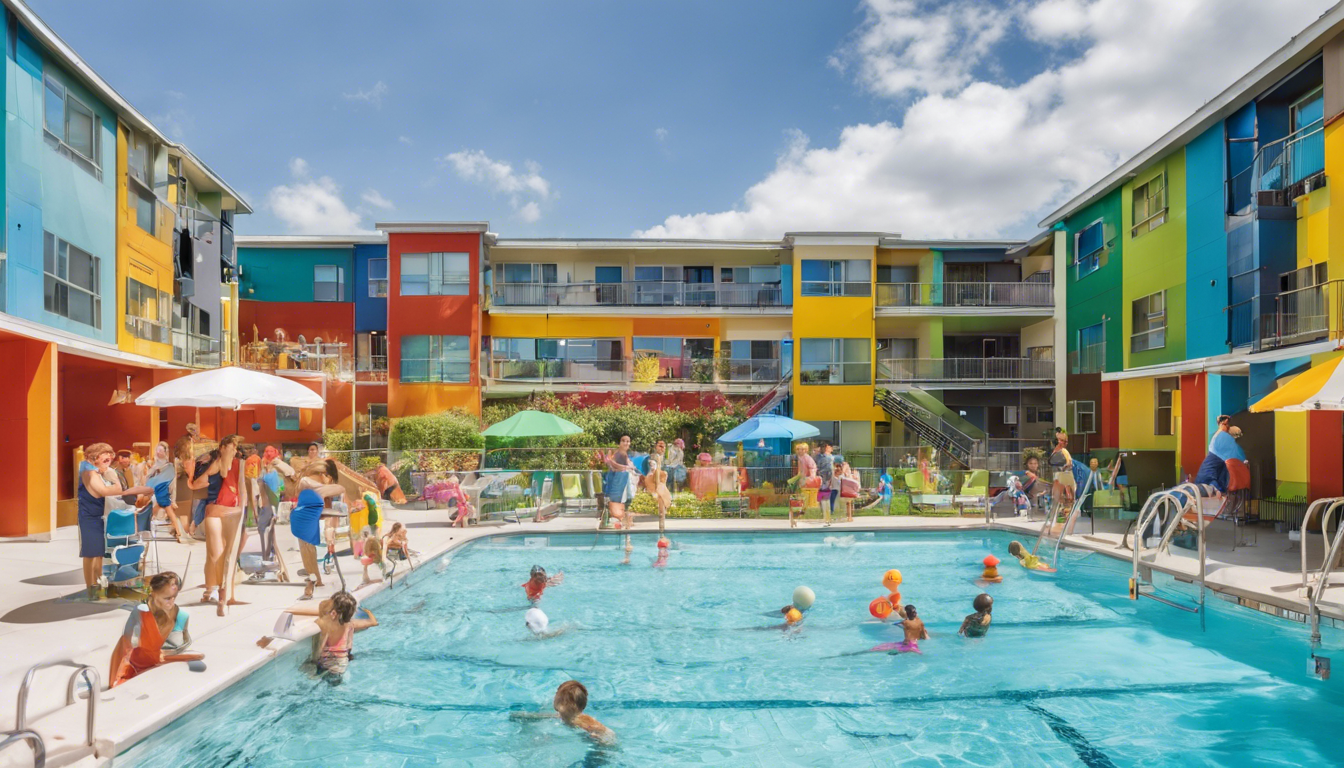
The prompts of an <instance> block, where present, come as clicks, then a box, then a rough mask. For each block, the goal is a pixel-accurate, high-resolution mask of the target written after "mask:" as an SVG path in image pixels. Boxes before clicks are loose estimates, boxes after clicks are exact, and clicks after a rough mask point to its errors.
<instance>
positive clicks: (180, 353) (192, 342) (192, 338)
mask: <svg viewBox="0 0 1344 768" xmlns="http://www.w3.org/2000/svg"><path fill="white" fill-rule="evenodd" d="M173 362H175V363H181V364H183V365H190V366H194V367H197V368H218V367H219V362H220V343H219V339H212V338H210V337H209V336H199V335H197V334H194V333H187V332H185V331H173Z"/></svg>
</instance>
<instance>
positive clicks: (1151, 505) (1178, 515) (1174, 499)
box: [1131, 483, 1205, 610]
mask: <svg viewBox="0 0 1344 768" xmlns="http://www.w3.org/2000/svg"><path fill="white" fill-rule="evenodd" d="M1202 498H1203V495H1202V494H1201V493H1200V490H1199V486H1197V485H1195V484H1194V483H1181V484H1179V485H1177V486H1175V487H1172V488H1168V489H1166V490H1162V491H1158V492H1156V493H1154V494H1152V495H1151V496H1149V497H1148V501H1146V502H1144V505H1143V509H1141V510H1140V511H1139V516H1138V518H1137V519H1136V520H1135V521H1134V547H1133V555H1132V560H1133V573H1132V575H1131V580H1132V581H1133V585H1134V586H1133V589H1134V594H1135V595H1136V596H1137V595H1138V594H1140V593H1139V588H1138V585H1139V562H1140V560H1141V559H1142V552H1143V531H1144V529H1145V528H1147V527H1148V523H1149V522H1151V521H1152V520H1153V519H1154V518H1155V517H1156V515H1157V512H1158V510H1159V509H1162V508H1164V507H1166V506H1168V505H1174V506H1175V514H1173V515H1172V516H1171V519H1170V520H1169V521H1167V522H1166V523H1165V524H1164V527H1163V531H1162V537H1161V539H1160V541H1159V542H1158V545H1157V546H1156V547H1155V548H1154V549H1155V551H1157V552H1161V551H1162V550H1163V549H1164V548H1166V547H1168V546H1170V544H1171V537H1172V535H1173V534H1174V533H1175V532H1176V529H1177V528H1178V527H1180V521H1181V519H1182V518H1183V517H1185V512H1186V507H1187V506H1193V507H1194V508H1195V516H1196V518H1197V523H1196V525H1197V527H1198V530H1199V590H1200V592H1199V603H1200V605H1201V606H1202V605H1203V604H1204V574H1205V552H1204V510H1203V508H1202V506H1201V505H1200V499H1202ZM1164 602H1165V601H1164ZM1175 607H1178V608H1179V607H1181V606H1175ZM1186 610H1189V609H1186Z"/></svg>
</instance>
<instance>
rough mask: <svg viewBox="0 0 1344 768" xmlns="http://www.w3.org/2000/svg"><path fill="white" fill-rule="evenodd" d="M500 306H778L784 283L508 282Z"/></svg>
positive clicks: (497, 293)
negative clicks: (781, 284)
mask: <svg viewBox="0 0 1344 768" xmlns="http://www.w3.org/2000/svg"><path fill="white" fill-rule="evenodd" d="M492 301H493V305H494V306H496V307H778V306H783V305H784V292H783V289H782V288H781V287H780V284H779V283H676V282H661V281H653V280H634V281H628V282H624V283H502V284H498V285H496V286H495V287H494V293H493V297H492Z"/></svg>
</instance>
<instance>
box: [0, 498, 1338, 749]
mask: <svg viewBox="0 0 1344 768" xmlns="http://www.w3.org/2000/svg"><path fill="white" fill-rule="evenodd" d="M388 518H389V520H390V521H401V522H403V523H405V524H406V525H407V527H408V529H409V533H410V541H411V546H412V548H414V549H416V550H418V551H419V552H421V553H422V555H421V557H420V558H419V563H420V567H423V565H424V564H426V563H428V562H430V561H431V560H433V559H434V558H435V557H437V556H438V555H440V554H442V553H444V552H446V551H448V550H450V549H452V548H454V547H457V546H460V545H462V544H463V543H466V542H468V541H472V540H474V539H477V538H481V537H486V536H492V535H497V534H547V533H570V532H592V531H593V529H594V526H595V521H594V519H593V518H592V517H562V518H558V519H555V520H552V521H550V522H546V523H533V522H524V523H522V524H514V523H487V524H485V525H480V526H474V527H472V528H469V529H461V528H450V527H448V525H447V521H446V514H445V513H444V512H443V511H442V510H429V511H420V510H406V509H396V510H389V511H388ZM389 524H390V523H389ZM1040 525H1041V524H1040V522H1036V523H1034V524H1033V523H1028V522H1025V521H1022V520H1018V519H1000V520H996V521H995V524H994V525H993V526H992V527H993V528H994V529H999V530H1008V531H1013V532H1018V533H1021V534H1022V539H1023V541H1024V542H1026V541H1027V539H1028V537H1030V538H1031V539H1033V540H1034V537H1035V535H1036V533H1038V532H1039V530H1040ZM667 527H668V530H669V531H673V532H745V531H751V532H768V531H779V532H786V531H788V530H790V529H789V527H788V522H787V520H776V519H747V520H735V519H720V520H686V519H669V520H668V521H667ZM1082 527H1086V522H1084V523H1081V524H1080V528H1082ZM955 529H961V530H984V529H985V522H984V519H983V518H973V517H966V518H956V517H942V518H937V517H860V518H856V520H855V522H854V523H853V524H847V523H838V524H835V525H833V526H832V527H830V528H829V529H823V528H822V527H821V525H820V523H819V522H815V521H807V522H802V523H800V524H799V527H798V528H797V529H796V530H797V531H820V530H826V531H828V532H829V533H833V534H836V535H843V534H844V533H846V532H847V531H870V530H881V531H900V530H907V531H913V530H955ZM656 530H657V526H656V522H653V521H650V522H648V523H642V522H641V524H640V525H638V526H637V527H636V529H635V531H634V532H635V533H637V534H638V533H645V534H647V533H651V532H654V531H656ZM278 533H279V547H280V549H281V551H282V553H283V555H284V558H285V561H286V563H287V564H288V566H289V570H290V573H291V574H297V573H298V572H299V570H300V567H301V566H300V561H299V553H298V551H297V548H296V546H295V542H294V540H293V539H292V537H290V535H289V532H288V530H287V529H282V530H280V531H278ZM1122 534H1123V530H1122V529H1118V530H1109V529H1108V528H1106V527H1105V526H1104V521H1102V527H1099V528H1098V530H1097V531H1096V532H1095V533H1092V532H1091V531H1088V532H1085V533H1075V534H1074V535H1072V536H1070V537H1068V538H1066V539H1065V545H1066V546H1068V547H1070V548H1076V549H1084V550H1092V551H1096V552H1100V553H1103V554H1106V555H1109V556H1113V557H1123V559H1125V560H1126V561H1127V560H1128V554H1129V553H1128V551H1127V550H1122V549H1119V548H1118V547H1117V544H1118V543H1119V541H1120V538H1121V535H1122ZM606 535H619V532H618V531H611V532H607V534H606ZM1220 537H1221V538H1220ZM1209 541H1210V547H1209V561H1210V567H1209V575H1208V583H1209V586H1210V587H1211V588H1213V589H1216V590H1219V591H1221V592H1224V593H1227V594H1230V595H1234V596H1236V597H1238V598H1241V599H1243V600H1248V601H1253V602H1255V603H1263V604H1266V605H1270V606H1275V607H1277V608H1278V609H1281V610H1287V611H1298V612H1301V611H1305V609H1306V603H1305V600H1304V599H1302V598H1301V597H1299V596H1298V594H1297V586H1298V585H1299V584H1300V580H1301V576H1300V565H1299V554H1298V549H1297V543H1296V542H1293V543H1292V549H1291V550H1289V549H1288V547H1287V544H1288V541H1287V537H1286V536H1285V535H1281V534H1274V533H1272V532H1269V531H1268V530H1258V531H1257V541H1256V544H1255V546H1250V547H1238V548H1237V549H1236V550H1235V552H1233V551H1230V544H1231V532H1230V529H1229V528H1219V527H1217V526H1215V528H1214V529H1213V531H1211V533H1210V537H1209ZM1318 542H1319V538H1318V537H1315V538H1314V540H1313V542H1312V543H1313V546H1314V547H1315V549H1314V551H1319V544H1318ZM77 548H78V544H77V541H76V537H75V535H74V532H73V531H64V530H63V531H59V532H58V533H57V534H56V536H55V537H54V539H53V540H52V541H50V542H8V543H4V544H3V545H0V553H3V554H4V555H5V556H4V557H0V578H3V579H4V580H5V583H8V584H10V585H11V587H10V589H9V590H7V591H6V592H4V593H3V594H0V658H3V659H5V661H4V663H3V665H0V722H7V723H13V722H14V717H15V701H16V697H17V692H18V688H19V686H20V684H21V682H22V678H23V675H24V673H25V672H26V671H27V670H28V668H29V667H31V666H33V665H35V664H40V663H44V662H50V661H55V660H61V659H71V660H73V661H74V662H75V663H80V664H89V665H92V666H93V667H94V668H95V669H96V670H98V674H99V677H100V678H101V682H102V685H104V686H106V685H107V682H108V681H107V676H108V671H109V670H108V667H109V663H110V658H111V651H112V647H113V645H114V644H115V643H116V641H117V639H118V638H119V636H120V634H121V630H122V627H123V625H124V624H125V621H126V617H127V613H126V611H127V609H128V608H129V607H130V604H129V603H127V602H125V601H120V600H111V601H105V602H103V603H89V602H87V601H84V600H82V599H79V598H78V595H79V594H81V593H82V592H83V585H82V577H81V575H80V571H79V567H78V559H77V557H76V554H77ZM159 555H160V559H161V561H162V564H163V568H164V569H165V570H175V571H177V572H178V573H179V574H180V573H181V572H182V569H183V566H184V565H186V564H187V560H188V557H190V570H189V571H188V573H187V575H186V579H185V581H186V586H185V587H184V589H183V591H182V597H181V598H179V604H180V605H182V606H183V607H185V608H186V609H187V610H188V611H189V612H190V614H191V634H192V639H193V644H192V650H193V651H199V652H202V653H204V654H205V656H206V659H205V664H206V669H205V670H203V671H199V672H197V671H191V670H190V669H188V668H187V665H185V664H169V665H166V666H164V667H162V668H159V669H156V670H154V671H153V672H151V673H149V674H146V675H142V676H140V677H138V678H135V679H133V680H130V681H128V682H127V683H125V684H124V685H121V686H118V687H117V688H116V689H113V690H107V691H103V692H101V694H100V695H99V697H98V718H97V728H96V733H95V746H94V749H93V750H92V754H91V753H90V750H89V749H87V748H85V747H83V743H84V736H85V718H86V713H87V709H86V708H87V706H88V702H87V701H86V700H83V699H81V700H79V701H77V702H76V703H75V704H74V705H70V706H66V704H65V686H66V683H67V681H68V679H69V676H70V674H71V672H72V671H73V670H71V669H70V668H69V667H55V668H51V669H45V670H42V671H39V672H38V673H37V676H36V678H35V683H34V686H33V690H32V695H31V698H30V701H29V707H28V712H29V715H28V727H30V728H33V729H35V730H36V731H37V732H38V733H39V734H41V735H42V737H43V738H44V740H45V741H46V748H47V753H48V765H52V766H59V765H69V764H77V765H81V766H85V765H87V766H94V765H105V764H107V762H108V761H109V759H110V758H112V757H113V756H115V755H116V754H117V753H119V752H121V751H124V750H125V749H127V748H129V747H131V746H132V745H134V744H135V743H136V742H138V741H140V740H141V739H143V738H145V737H146V736H148V735H149V734H151V733H153V732H154V731H156V730H158V729H159V728H162V727H164V726H165V725H167V724H169V723H171V722H172V721H173V720H175V719H176V718H178V717H180V716H181V715H182V714H183V713H185V712H186V711H188V710H190V709H192V708H194V707H195V706H197V705H199V704H201V703H202V702H204V701H206V700H207V699H209V698H210V697H211V696H213V695H215V694H216V693H218V692H220V691H222V690H224V689H226V688H228V687H229V686H230V685H232V684H234V683H236V682H238V681H239V680H241V679H243V678H244V677H246V676H247V675H248V674H250V673H251V672H253V671H254V670H256V669H258V668H259V667H261V666H263V665H265V664H266V663H267V662H269V661H271V660H273V659H274V658H275V657H276V656H277V655H278V654H280V653H282V652H284V651H285V650H286V649H288V648H290V647H292V646H293V645H294V644H295V643H299V642H306V639H307V638H308V637H309V636H311V634H312V632H313V624H312V620H311V619H308V618H298V619H297V620H296V626H295V629H294V634H295V635H296V636H297V637H298V638H299V639H297V640H273V641H272V642H271V644H270V645H269V647H267V648H265V649H262V648H260V647H258V646H257V644H256V643H257V641H258V640H259V639H261V638H263V637H265V636H268V635H269V634H270V633H271V632H272V631H273V629H274V626H275V623H276V620H277V619H278V618H279V616H280V614H281V613H282V612H283V611H284V610H285V609H287V608H289V607H291V606H294V605H296V604H298V603H297V599H298V597H299V596H300V595H301V594H302V591H303V587H302V584H301V583H296V584H284V585H280V584H257V585H253V584H248V583H244V584H242V585H240V586H239V588H238V595H237V597H238V599H240V600H244V601H246V602H247V604H246V605H240V606H234V607H233V608H232V609H230V611H229V615H228V616H227V617H224V618H220V617H218V616H216V615H215V611H214V607H213V606H207V605H200V604H196V601H198V600H199V599H200V595H201V589H200V584H201V573H202V571H201V568H202V566H203V564H204V559H205V545H204V544H203V543H201V542H195V543H191V544H177V543H176V542H173V541H167V542H163V541H161V542H159ZM1004 556H1005V557H1007V555H1006V553H1005V555H1004ZM340 562H341V563H342V565H343V566H344V567H343V569H342V570H343V573H344V574H345V575H346V580H347V581H348V582H350V583H351V585H352V586H353V585H355V584H358V583H359V581H360V579H361V573H360V568H359V566H358V563H357V561H355V560H354V559H353V558H351V557H349V556H346V557H343V558H341V559H340ZM1153 565H1154V567H1156V568H1158V569H1159V570H1164V571H1167V572H1169V573H1173V574H1176V575H1178V576H1179V575H1186V576H1188V575H1190V574H1193V573H1194V567H1195V564H1194V562H1193V560H1192V559H1191V558H1188V557H1182V556H1180V555H1163V556H1161V557H1160V558H1159V559H1158V560H1156V561H1154V562H1153ZM399 575H400V574H399ZM333 576H334V574H333ZM296 578H297V577H296ZM521 578H522V577H521V576H520V580H521ZM326 582H327V584H326V586H325V587H324V588H322V589H319V590H318V594H317V597H318V599H320V598H321V597H323V596H325V595H327V594H330V593H331V592H333V591H335V589H336V588H338V586H339V581H337V580H335V579H334V578H327V579H326ZM1125 586H1126V585H1125V584H1124V583H1123V581H1119V580H1118V583H1117V585H1116V589H1117V590H1123V589H1125ZM382 588H383V585H381V584H376V585H372V586H370V587H366V588H363V589H359V590H355V594H356V595H357V596H358V597H359V598H360V599H364V598H367V597H369V596H370V595H372V594H375V593H376V592H377V591H379V590H381V589H382ZM72 598H73V599H72ZM313 604H314V603H309V605H313ZM1253 607H1261V606H1258V605H1257V606H1253ZM1322 613H1323V615H1326V616H1333V617H1335V618H1338V619H1341V620H1344V585H1341V586H1339V587H1332V588H1331V589H1330V590H1328V591H1327V593H1326V596H1325V601H1323V604H1322ZM1306 642H1307V631H1306V629H1305V627H1304V628H1303V645H1304V649H1305V647H1306ZM11 765H14V766H19V765H31V753H30V752H29V750H27V749H26V748H24V747H23V746H22V745H15V746H13V747H11V748H10V749H7V750H5V752H4V753H0V768H3V767H4V766H11Z"/></svg>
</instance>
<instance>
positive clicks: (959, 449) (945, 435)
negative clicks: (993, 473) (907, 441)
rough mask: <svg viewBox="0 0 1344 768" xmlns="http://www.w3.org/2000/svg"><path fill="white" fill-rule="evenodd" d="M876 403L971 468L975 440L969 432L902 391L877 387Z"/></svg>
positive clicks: (964, 465) (919, 434) (924, 439)
mask: <svg viewBox="0 0 1344 768" xmlns="http://www.w3.org/2000/svg"><path fill="white" fill-rule="evenodd" d="M873 404H874V405H877V406H879V407H880V408H881V409H882V410H883V411H886V412H887V413H888V414H889V415H890V416H892V417H893V418H895V419H898V420H899V421H900V422H901V423H902V424H904V425H905V427H906V429H908V430H910V431H911V432H914V433H915V434H916V435H918V436H919V438H920V440H923V441H924V442H926V443H928V444H929V445H931V446H933V447H934V448H937V449H938V450H940V451H942V452H943V453H945V454H947V455H948V456H949V457H950V458H951V459H952V460H953V461H955V462H956V463H958V464H960V465H961V466H962V467H964V468H966V469H970V468H971V457H972V456H973V455H974V453H975V443H976V441H975V439H973V438H972V437H971V436H970V435H967V434H966V433H964V432H962V431H961V430H959V429H957V428H956V427H953V426H952V425H951V424H948V423H947V422H946V421H944V420H943V419H941V418H939V417H937V416H935V415H934V414H931V413H929V412H928V411H926V410H925V409H924V408H923V407H921V406H919V405H917V404H915V403H913V402H911V401H910V400H909V399H907V398H905V397H903V396H902V394H901V393H900V392H894V391H892V390H889V389H878V390H877V391H876V392H875V393H874V395H873Z"/></svg>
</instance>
